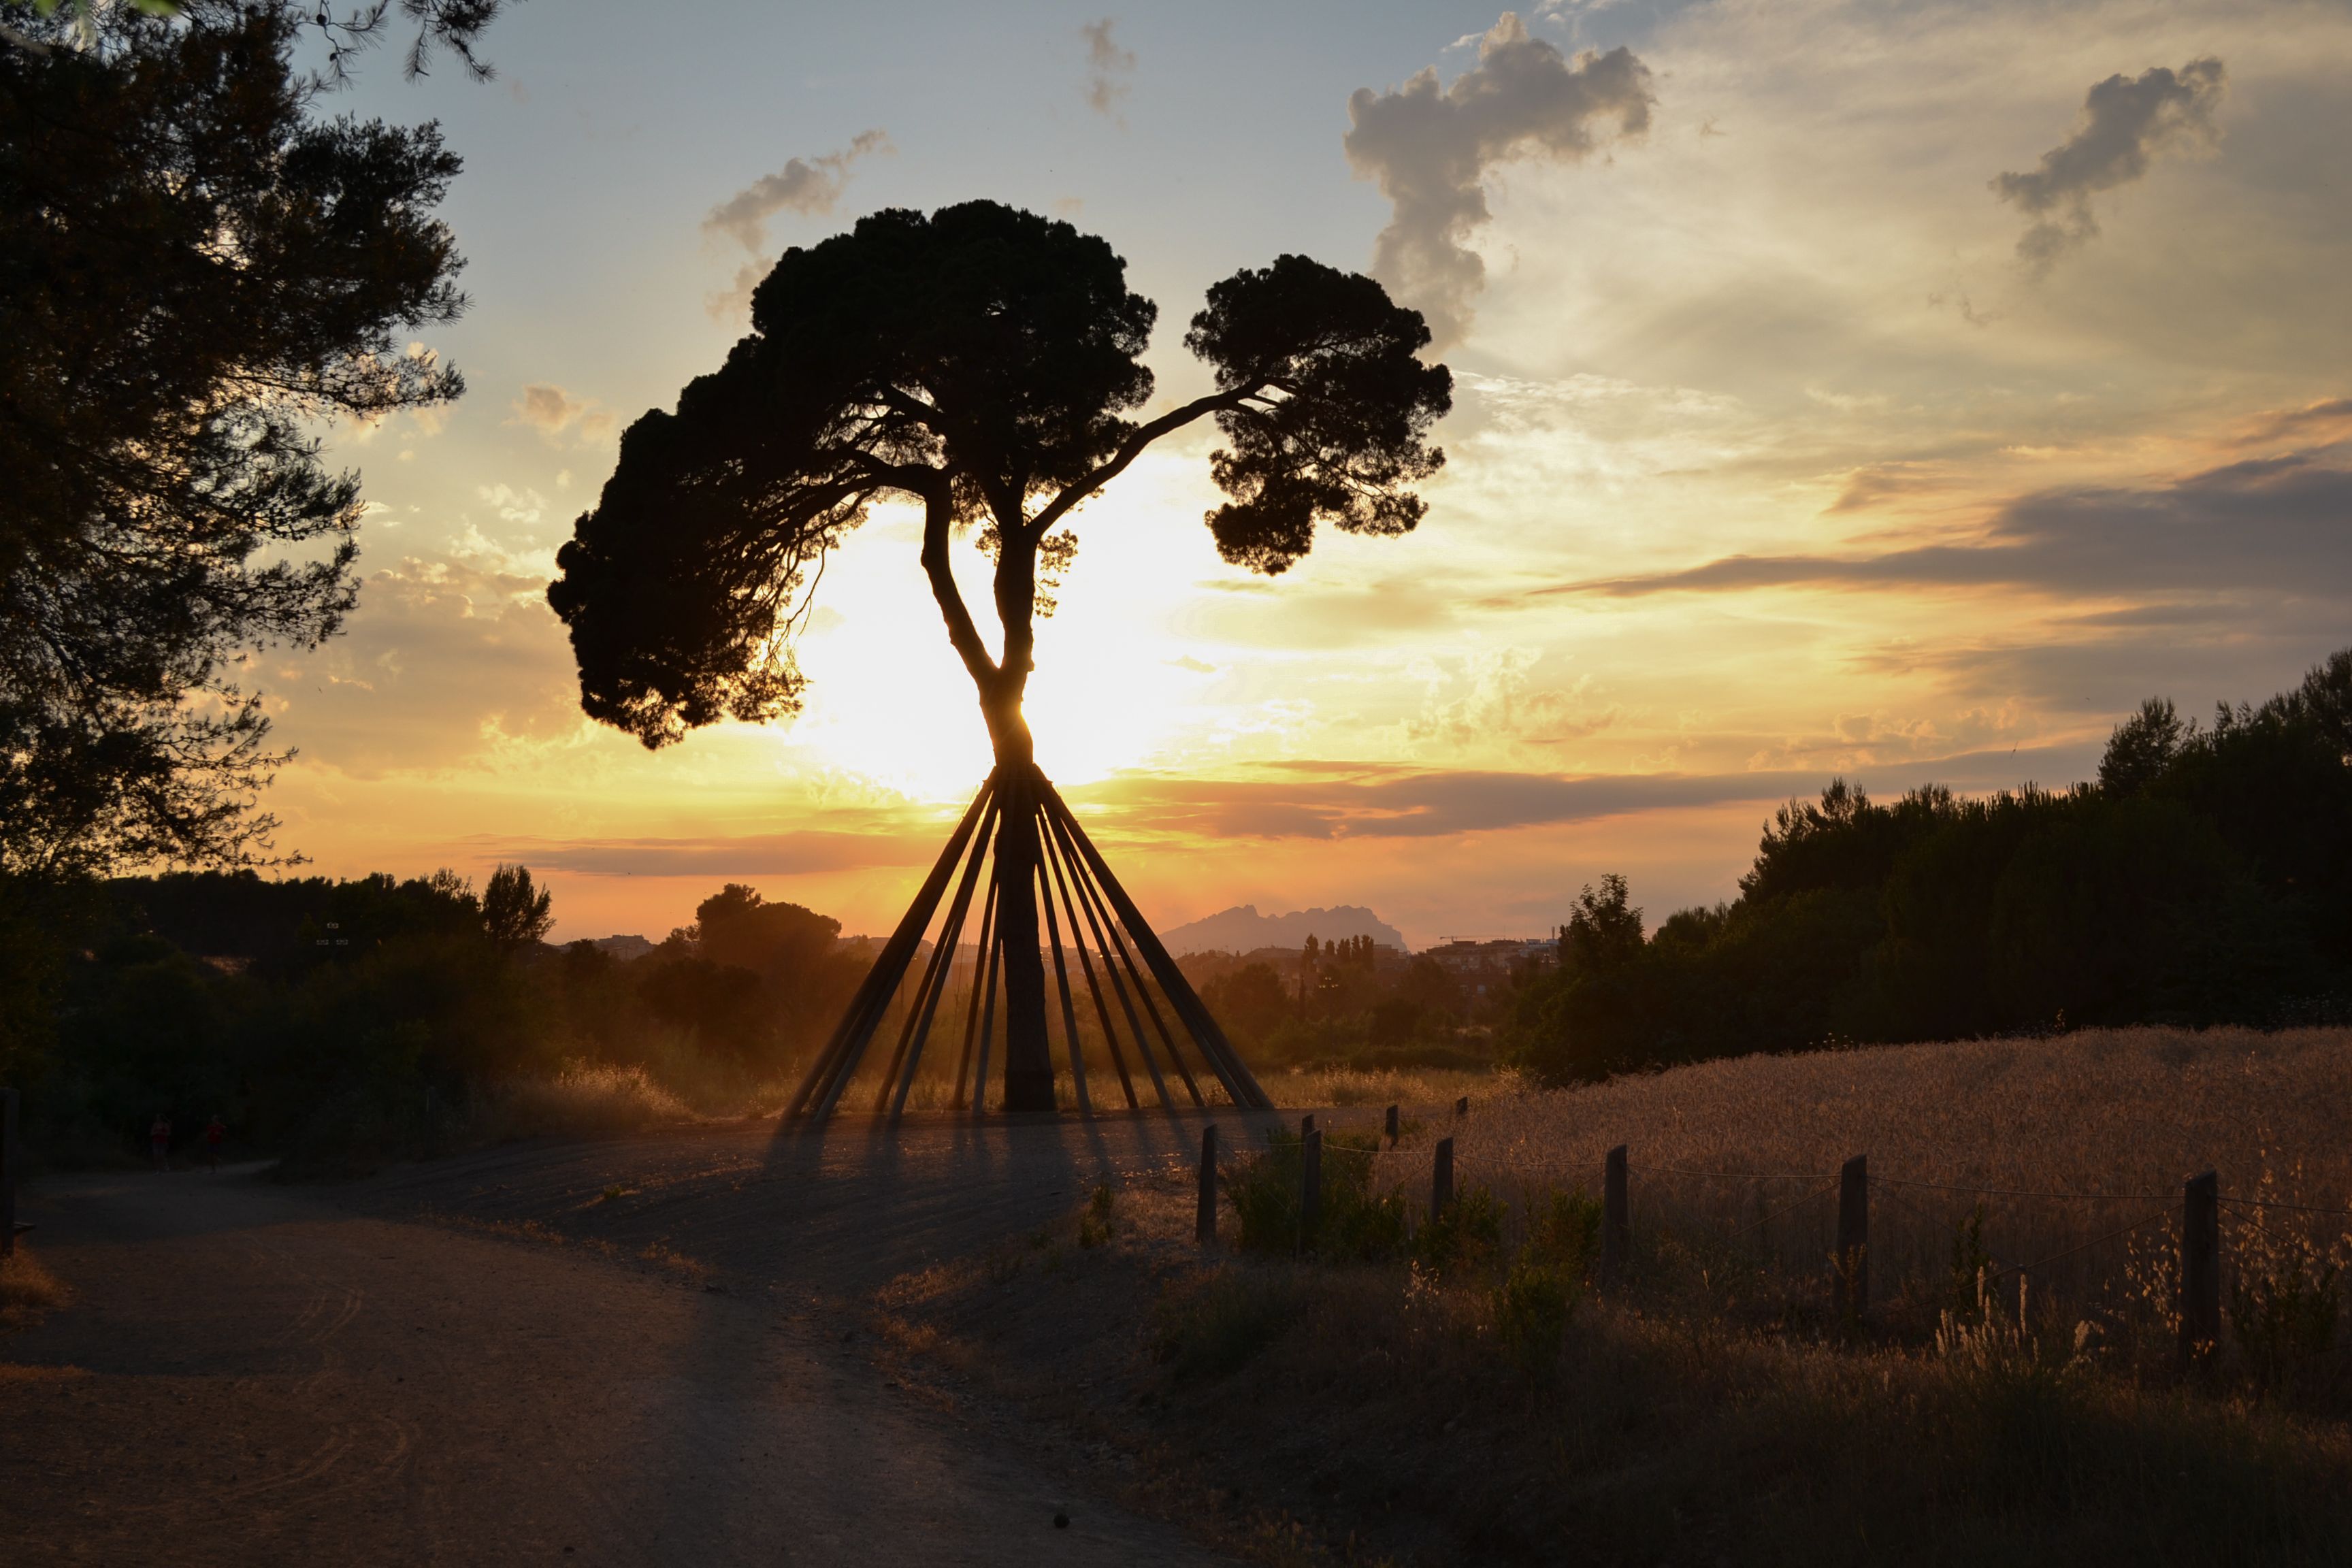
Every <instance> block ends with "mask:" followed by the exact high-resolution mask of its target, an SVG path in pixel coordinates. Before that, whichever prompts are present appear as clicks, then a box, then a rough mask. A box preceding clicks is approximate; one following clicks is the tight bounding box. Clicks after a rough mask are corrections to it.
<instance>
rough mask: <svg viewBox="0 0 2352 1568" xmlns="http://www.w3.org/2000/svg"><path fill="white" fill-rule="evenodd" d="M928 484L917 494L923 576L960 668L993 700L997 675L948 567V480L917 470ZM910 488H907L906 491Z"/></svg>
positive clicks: (934, 471) (952, 509) (951, 514)
mask: <svg viewBox="0 0 2352 1568" xmlns="http://www.w3.org/2000/svg"><path fill="white" fill-rule="evenodd" d="M920 471H921V472H922V473H924V474H927V475H929V478H930V482H929V484H928V485H926V486H924V487H923V489H921V490H919V492H918V493H919V494H920V495H921V496H922V498H923V574H924V575H925V576H927V577H929V579H930V580H931V597H932V598H934V599H937V600H938V601H939V604H940V617H941V618H942V619H944V620H945V621H946V622H947V624H948V641H949V642H950V643H953V644H954V645H955V650H956V653H957V654H958V655H959V656H960V657H961V658H962V659H963V667H964V668H965V669H966V670H967V671H969V672H970V673H971V679H972V681H973V683H974V684H976V685H977V686H978V687H979V688H980V689H981V694H982V697H983V698H989V697H993V696H994V695H995V693H996V686H997V680H998V679H999V677H1000V676H1001V674H1002V673H1003V672H1002V671H1000V670H999V669H998V668H997V667H996V664H995V662H994V661H993V660H992V659H991V658H989V657H988V648H987V646H986V645H985V644H983V643H982V641H981V640H980V628H979V627H978V626H974V625H972V620H971V610H969V609H968V608H966V607H965V605H964V602H963V591H962V590H961V589H960V588H958V587H957V586H956V580H955V572H954V570H953V568H952V567H950V564H949V563H948V536H949V531H950V527H951V525H952V524H953V523H954V521H955V506H954V502H953V500H952V498H950V495H949V493H948V479H947V476H946V475H945V474H942V473H940V471H939V470H938V469H936V468H924V469H921V470H920ZM910 488H911V487H910Z"/></svg>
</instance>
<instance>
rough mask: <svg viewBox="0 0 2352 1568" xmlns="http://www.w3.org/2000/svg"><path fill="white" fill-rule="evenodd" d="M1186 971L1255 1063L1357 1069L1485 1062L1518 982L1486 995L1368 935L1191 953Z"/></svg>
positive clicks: (1508, 979) (1502, 982) (1504, 980)
mask: <svg viewBox="0 0 2352 1568" xmlns="http://www.w3.org/2000/svg"><path fill="white" fill-rule="evenodd" d="M1182 963H1183V967H1184V970H1185V972H1186V973H1187V974H1189V975H1190V976H1191V977H1192V981H1193V984H1195V985H1197V986H1198V987H1199V988H1200V992H1201V999H1202V1001H1203V1002H1205V1003H1207V1004H1208V1005H1209V1010H1210V1011H1211V1012H1213V1013H1214V1014H1215V1015H1216V1016H1217V1021H1218V1022H1219V1023H1220V1024H1222V1025H1223V1026H1224V1029H1225V1032H1226V1034H1227V1035H1228V1036H1230V1037H1232V1039H1233V1040H1234V1044H1235V1045H1237V1046H1239V1047H1241V1048H1242V1049H1243V1050H1244V1051H1245V1052H1247V1053H1248V1054H1249V1056H1250V1058H1251V1059H1252V1060H1253V1061H1263V1062H1266V1063H1271V1064H1277V1065H1282V1066H1297V1067H1304V1066H1349V1067H1355V1068H1364V1069H1377V1068H1407V1067H1460V1068H1477V1067H1484V1066H1486V1065H1487V1064H1488V1063H1489V1062H1490V1061H1491V1059H1492V1034H1493V1030H1492V1025H1493V1023H1494V1021H1495V1020H1496V1018H1497V1017H1499V1016H1504V1014H1503V1012H1502V1008H1501V1004H1502V1003H1503V1002H1504V1001H1505V993H1506V992H1507V988H1508V986H1509V985H1510V984H1512V983H1513V982H1514V981H1515V980H1516V978H1517V976H1514V975H1511V974H1509V973H1497V974H1496V975H1495V976H1493V977H1492V978H1493V981H1494V984H1492V985H1490V986H1489V987H1488V992H1489V994H1485V995H1482V994H1479V992H1478V989H1477V988H1476V986H1475V985H1465V984H1464V983H1463V981H1462V980H1461V979H1460V978H1459V977H1457V976H1455V975H1454V974H1453V973H1449V972H1448V971H1447V970H1446V969H1444V967H1443V966H1441V965H1440V964H1439V963H1436V961H1434V960H1433V959H1431V958H1429V957H1427V956H1426V955H1423V956H1421V957H1408V956H1406V955H1405V954H1403V953H1402V952H1397V951H1396V950H1395V949H1393V948H1382V947H1380V946H1377V945H1376V944H1375V943H1374V942H1373V941H1372V939H1371V938H1370V937H1369V936H1359V937H1343V938H1340V939H1339V940H1338V941H1336V942H1320V941H1318V939H1317V938H1315V937H1313V936H1309V937H1308V938H1307V942H1306V943H1305V945H1304V947H1303V948H1300V949H1297V950H1293V949H1288V948H1262V949H1260V950H1258V951H1257V952H1251V953H1247V954H1226V953H1194V954H1191V955H1189V956H1187V957H1186V958H1185V959H1184V960H1183V961H1182Z"/></svg>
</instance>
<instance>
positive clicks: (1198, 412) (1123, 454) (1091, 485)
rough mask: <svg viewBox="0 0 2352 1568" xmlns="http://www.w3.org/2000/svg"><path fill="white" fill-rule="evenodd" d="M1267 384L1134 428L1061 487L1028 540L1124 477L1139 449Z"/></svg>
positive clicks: (1197, 401) (1203, 400)
mask: <svg viewBox="0 0 2352 1568" xmlns="http://www.w3.org/2000/svg"><path fill="white" fill-rule="evenodd" d="M1266 385H1267V383H1265V382H1263V381H1259V382H1253V383H1251V384H1249V385H1247V386H1237V387H1234V389H1233V390H1232V391H1230V392H1218V393H1212V394H1211V395H1208V396H1206V397H1196V398H1194V399H1192V402H1190V403H1187V404H1185V405H1183V406H1182V407H1181V408H1171V409H1170V410H1169V411H1168V412H1167V413H1165V414H1163V415H1161V416H1160V417H1159V418H1157V419H1154V420H1151V421H1150V422H1149V423H1147V424H1143V425H1139V426H1136V430H1135V434H1134V435H1132V436H1129V437H1128V438H1127V440H1126V441H1125V442H1124V443H1122V444H1121V445H1120V447H1119V448H1118V451H1116V452H1114V453H1112V454H1111V455H1110V457H1109V458H1108V459H1106V460H1105V461H1104V462H1103V463H1102V465H1101V466H1100V467H1098V468H1096V469H1095V470H1094V471H1093V472H1091V473H1089V474H1087V476H1086V477H1085V478H1083V479H1075V480H1073V481H1071V482H1070V483H1069V484H1067V485H1065V486H1063V487H1062V493H1061V494H1059V495H1057V496H1055V498H1054V499H1053V500H1050V501H1048V502H1047V503H1046V504H1045V507H1044V509H1043V510H1040V511H1039V512H1038V513H1037V515H1036V516H1035V517H1034V518H1032V519H1031V520H1030V521H1029V528H1028V531H1029V536H1030V537H1031V538H1032V539H1043V538H1045V534H1046V533H1047V531H1050V530H1051V529H1052V528H1053V526H1054V525H1055V523H1057V522H1059V521H1062V519H1063V518H1064V517H1065V516H1066V515H1067V514H1068V513H1069V511H1070V510H1071V509H1072V508H1073V507H1075V506H1076V505H1077V504H1078V503H1079V502H1080V501H1082V500H1086V499H1087V497H1088V496H1090V495H1092V494H1094V493H1095V491H1097V490H1098V489H1102V488H1103V486H1105V485H1107V484H1108V483H1110V482H1111V480H1113V479H1117V478H1118V476H1119V475H1121V474H1123V473H1125V472H1126V471H1127V466H1128V465H1129V463H1132V462H1134V461H1135V459H1136V458H1139V457H1141V456H1143V449H1144V448H1145V447H1149V446H1150V445H1151V443H1153V442H1154V441H1157V440H1159V439H1160V437H1162V436H1166V435H1170V434H1172V433H1173V432H1175V431H1178V430H1181V429H1182V428H1183V427H1184V426H1187V425H1190V424H1191V423H1192V421H1193V420H1195V419H1198V418H1200V417H1201V416H1202V415H1204V414H1215V413H1218V412H1220V411H1221V410H1223V409H1227V408H1239V407H1240V406H1242V405H1244V404H1245V403H1247V402H1249V401H1250V400H1251V399H1252V398H1255V397H1256V396H1257V395H1259V394H1260V393H1262V392H1263V391H1264V390H1265V387H1266Z"/></svg>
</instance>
